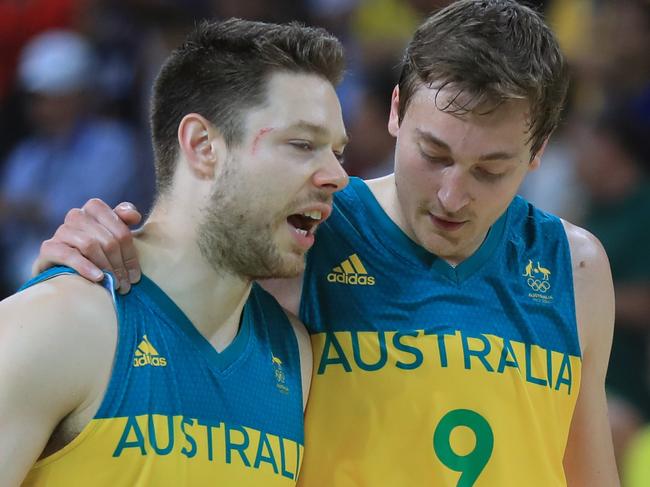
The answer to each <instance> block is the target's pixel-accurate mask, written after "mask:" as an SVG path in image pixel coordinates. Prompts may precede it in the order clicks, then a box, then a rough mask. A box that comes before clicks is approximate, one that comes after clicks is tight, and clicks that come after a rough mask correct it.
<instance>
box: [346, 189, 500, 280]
mask: <svg viewBox="0 0 650 487" xmlns="http://www.w3.org/2000/svg"><path fill="white" fill-rule="evenodd" d="M350 188H351V189H352V190H353V191H354V192H355V194H356V196H357V197H358V199H359V201H361V203H362V204H363V206H364V208H365V209H366V210H367V212H368V215H369V217H370V219H371V221H372V226H373V228H374V229H375V231H376V232H377V235H378V237H381V238H378V239H377V240H378V241H379V242H380V243H381V244H382V245H383V246H384V247H386V248H387V249H388V250H390V251H392V252H396V253H398V254H399V255H400V256H401V257H403V258H405V259H408V260H409V261H411V262H414V263H415V264H416V265H418V266H419V267H425V268H427V269H430V270H431V271H433V272H436V273H438V274H441V275H443V276H444V277H446V278H447V279H449V280H451V281H453V282H455V283H456V284H460V283H461V282H463V281H465V280H467V279H468V278H470V277H471V276H472V275H474V273H476V271H478V270H479V269H480V268H481V267H482V266H483V264H484V263H486V262H487V261H488V260H489V259H490V257H491V256H492V254H493V253H494V251H495V249H496V248H497V246H498V245H499V243H500V242H501V240H502V237H503V234H504V232H505V229H506V222H507V219H508V210H506V211H505V212H504V213H503V215H501V216H500V217H499V219H498V220H497V221H496V222H495V223H494V225H492V227H491V228H490V230H489V231H488V234H487V236H486V237H485V240H483V243H482V244H481V246H480V247H479V248H478V249H477V250H476V252H474V253H473V254H472V255H471V256H470V257H468V258H467V259H465V260H464V261H463V262H461V263H460V264H458V265H457V266H452V265H451V264H449V263H447V262H446V261H445V260H444V259H441V258H440V257H438V256H437V255H435V254H433V253H431V252H429V251H428V250H426V249H425V248H424V247H422V246H421V245H418V244H417V243H415V242H414V241H413V240H411V238H410V237H409V236H408V235H407V234H406V233H404V231H403V230H402V229H401V228H400V227H399V226H398V225H397V224H396V223H395V222H394V221H393V220H392V219H391V218H390V217H389V216H388V214H387V213H386V212H385V211H384V209H383V208H382V207H381V205H380V204H379V202H378V201H377V199H376V198H375V195H374V194H373V193H372V191H371V190H370V188H369V187H368V185H367V184H366V182H365V181H363V180H362V179H360V178H355V177H352V178H350ZM508 209H509V207H508Z"/></svg>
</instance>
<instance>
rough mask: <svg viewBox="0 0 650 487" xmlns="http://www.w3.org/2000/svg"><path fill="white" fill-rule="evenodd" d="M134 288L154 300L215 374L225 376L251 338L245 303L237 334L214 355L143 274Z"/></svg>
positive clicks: (215, 351)
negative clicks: (215, 370) (223, 374)
mask: <svg viewBox="0 0 650 487" xmlns="http://www.w3.org/2000/svg"><path fill="white" fill-rule="evenodd" d="M136 286H139V287H141V289H142V290H143V291H144V292H145V293H146V294H147V295H149V296H150V297H152V298H153V299H154V300H155V302H156V305H157V306H158V307H159V308H160V309H161V311H162V312H163V313H164V314H165V315H167V317H169V318H170V319H171V320H172V321H173V322H174V323H175V324H176V325H177V326H178V327H179V328H180V329H181V330H182V331H183V333H185V335H186V336H187V337H188V338H189V340H190V341H191V342H192V343H193V344H194V346H195V347H197V348H198V349H199V351H200V352H201V354H202V355H203V356H204V357H205V359H206V360H207V361H208V362H209V363H211V364H212V365H213V366H214V367H215V368H216V369H217V370H218V371H219V372H221V373H224V372H226V371H227V369H228V368H230V367H231V366H232V365H233V364H234V363H235V362H237V360H238V359H239V358H240V357H241V356H242V354H243V352H244V350H245V348H246V345H247V344H248V342H249V341H250V336H251V326H252V324H251V321H252V317H251V312H250V306H249V300H247V301H246V303H245V304H244V309H243V310H242V314H241V317H240V319H239V330H238V331H237V334H236V335H235V338H234V339H233V341H232V342H231V343H229V344H228V346H227V347H226V348H224V349H223V350H222V351H221V352H217V350H216V349H215V348H214V347H213V346H212V344H211V343H210V342H209V341H208V340H207V338H205V337H204V336H203V335H202V334H201V332H200V331H199V330H198V329H197V328H196V326H194V324H193V323H192V322H191V321H190V319H189V318H188V317H187V315H186V314H185V313H184V312H183V311H182V310H181V309H180V308H179V307H178V305H177V304H176V303H175V302H174V301H173V300H172V299H171V298H170V297H169V296H168V295H167V294H166V293H165V292H164V291H163V290H162V289H160V288H159V287H158V285H157V284H156V283H155V282H153V281H152V280H151V279H149V278H148V277H147V276H145V275H144V274H143V275H142V279H141V280H140V282H139V283H138V284H136ZM249 299H250V297H249Z"/></svg>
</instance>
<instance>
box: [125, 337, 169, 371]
mask: <svg viewBox="0 0 650 487" xmlns="http://www.w3.org/2000/svg"><path fill="white" fill-rule="evenodd" d="M145 365H151V366H153V367H165V366H167V359H166V358H165V357H161V356H160V354H159V353H158V350H156V349H155V348H154V346H153V345H152V344H151V342H150V341H149V339H148V338H147V335H143V336H142V341H141V342H140V345H138V348H137V349H136V350H135V357H133V366H134V367H144V366H145Z"/></svg>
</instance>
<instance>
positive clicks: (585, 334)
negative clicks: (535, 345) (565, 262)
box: [562, 220, 614, 352]
mask: <svg viewBox="0 0 650 487" xmlns="http://www.w3.org/2000/svg"><path fill="white" fill-rule="evenodd" d="M562 224H563V226H564V229H565V232H566V235H567V240H568V242H569V249H570V251H571V264H572V269H573V287H574V293H575V303H576V319H577V321H578V330H579V333H580V339H581V344H582V349H583V352H584V351H585V349H586V348H588V347H589V346H590V344H592V343H594V342H599V341H602V340H601V339H603V338H608V337H609V339H608V340H606V342H607V341H609V342H611V333H612V330H613V326H614V286H613V284H612V275H611V270H610V267H609V260H608V258H607V253H606V252H605V249H604V248H603V246H602V244H601V243H600V241H599V240H598V239H597V238H596V237H595V236H594V235H592V234H591V233H590V232H588V231H587V230H585V229H584V228H580V227H578V226H576V225H573V224H571V223H569V222H567V221H564V220H562Z"/></svg>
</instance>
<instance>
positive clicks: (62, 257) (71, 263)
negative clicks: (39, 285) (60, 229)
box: [32, 239, 104, 282]
mask: <svg viewBox="0 0 650 487" xmlns="http://www.w3.org/2000/svg"><path fill="white" fill-rule="evenodd" d="M55 265H65V266H68V267H72V268H73V269H74V270H76V271H77V272H78V273H79V274H80V275H81V276H82V277H84V278H86V279H88V280H90V281H94V282H98V281H101V280H102V278H103V277H104V273H103V272H102V271H101V269H100V268H99V267H97V266H96V265H95V264H93V262H91V261H90V260H88V259H86V258H85V257H84V256H83V255H82V254H81V253H80V252H79V251H78V250H77V249H75V248H72V247H70V245H69V244H67V243H64V242H58V241H56V240H54V239H50V240H46V241H45V242H43V243H42V244H41V252H40V254H39V256H38V258H37V259H36V262H34V265H33V266H32V272H33V274H35V275H36V274H39V273H41V272H43V271H44V270H46V269H48V268H49V267H52V266H55Z"/></svg>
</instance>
